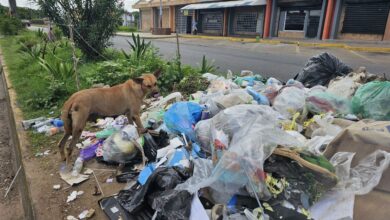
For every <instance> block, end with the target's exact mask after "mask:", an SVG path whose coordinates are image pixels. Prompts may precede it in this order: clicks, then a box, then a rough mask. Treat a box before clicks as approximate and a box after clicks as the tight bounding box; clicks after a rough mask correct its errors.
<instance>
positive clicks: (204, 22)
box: [200, 11, 223, 35]
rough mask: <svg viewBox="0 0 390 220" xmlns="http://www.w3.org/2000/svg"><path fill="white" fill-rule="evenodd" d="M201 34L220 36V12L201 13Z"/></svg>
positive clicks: (221, 24)
mask: <svg viewBox="0 0 390 220" xmlns="http://www.w3.org/2000/svg"><path fill="white" fill-rule="evenodd" d="M200 16H201V32H202V33H206V34H215V35H222V31H223V13H222V11H201V12H200Z"/></svg>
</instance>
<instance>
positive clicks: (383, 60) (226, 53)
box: [112, 36, 390, 81]
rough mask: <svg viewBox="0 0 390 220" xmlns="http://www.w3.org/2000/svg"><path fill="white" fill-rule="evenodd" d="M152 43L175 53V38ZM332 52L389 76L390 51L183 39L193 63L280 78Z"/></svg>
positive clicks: (122, 44) (117, 43) (119, 44)
mask: <svg viewBox="0 0 390 220" xmlns="http://www.w3.org/2000/svg"><path fill="white" fill-rule="evenodd" d="M126 40H130V38H129V37H122V36H116V37H113V39H112V42H113V47H114V48H117V49H124V50H129V45H128V43H127V42H126ZM151 41H152V44H153V45H154V46H155V47H157V48H158V49H159V53H160V54H161V55H162V56H163V57H164V58H166V59H172V58H173V57H175V54H176V39H172V38H170V39H153V40H151ZM325 51H327V52H330V53H332V54H334V55H335V56H337V57H338V58H339V59H341V60H342V61H343V62H345V63H346V64H347V65H349V66H351V67H352V68H354V69H357V68H358V67H360V66H365V67H367V70H368V71H369V72H372V73H378V74H382V73H387V76H388V78H390V54H382V53H366V52H355V51H349V50H345V49H339V48H329V49H324V48H310V47H298V46H296V45H288V44H278V45H269V44H260V43H241V42H231V41H226V40H205V39H187V38H181V39H180V52H181V56H182V62H183V63H184V64H190V65H193V66H196V65H198V64H199V63H200V62H201V59H202V56H203V55H206V57H207V59H209V60H214V61H215V63H214V64H215V65H216V66H218V67H219V72H222V73H224V72H226V71H227V70H228V69H230V70H232V71H233V72H235V73H239V72H240V71H241V70H252V71H253V72H255V73H258V74H261V75H263V76H267V77H270V76H273V77H276V78H278V79H280V80H284V81H286V80H288V79H289V78H292V77H294V76H295V75H296V74H297V73H298V72H299V71H300V70H301V69H302V67H303V66H304V65H305V63H306V62H307V60H308V59H309V58H310V57H312V56H314V55H316V54H319V53H321V52H325Z"/></svg>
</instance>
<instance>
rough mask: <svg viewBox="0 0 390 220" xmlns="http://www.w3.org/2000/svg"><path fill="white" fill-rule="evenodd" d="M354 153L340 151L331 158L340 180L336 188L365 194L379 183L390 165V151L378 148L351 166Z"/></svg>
mask: <svg viewBox="0 0 390 220" xmlns="http://www.w3.org/2000/svg"><path fill="white" fill-rule="evenodd" d="M354 155H355V153H350V152H338V153H336V154H335V155H333V157H332V158H331V159H330V162H331V163H332V164H333V166H335V168H336V175H337V176H338V178H339V180H340V181H339V182H338V184H337V186H336V189H340V190H343V191H349V192H352V193H354V194H356V195H364V194H367V193H369V192H370V191H371V190H372V189H373V188H374V187H375V186H377V185H378V183H379V181H380V180H381V177H382V173H383V171H385V170H386V169H387V168H388V167H389V163H390V153H388V152H386V151H383V150H376V151H375V152H373V153H371V154H370V155H368V156H367V157H365V158H364V159H362V160H361V161H360V162H359V163H358V164H357V165H356V166H355V167H353V168H351V167H350V166H351V162H352V159H353V157H354Z"/></svg>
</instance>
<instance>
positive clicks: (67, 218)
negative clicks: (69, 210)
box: [66, 215, 78, 220]
mask: <svg viewBox="0 0 390 220" xmlns="http://www.w3.org/2000/svg"><path fill="white" fill-rule="evenodd" d="M66 220H78V218H76V217H74V216H73V215H68V216H66Z"/></svg>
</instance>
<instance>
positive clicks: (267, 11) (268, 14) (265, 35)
mask: <svg viewBox="0 0 390 220" xmlns="http://www.w3.org/2000/svg"><path fill="white" fill-rule="evenodd" d="M271 9H272V0H267V5H266V6H265V15H264V17H265V19H264V31H263V38H268V37H269V36H270V34H269V32H270V22H271Z"/></svg>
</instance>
